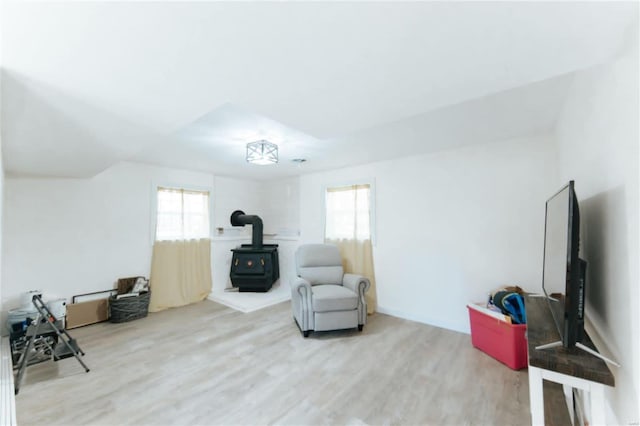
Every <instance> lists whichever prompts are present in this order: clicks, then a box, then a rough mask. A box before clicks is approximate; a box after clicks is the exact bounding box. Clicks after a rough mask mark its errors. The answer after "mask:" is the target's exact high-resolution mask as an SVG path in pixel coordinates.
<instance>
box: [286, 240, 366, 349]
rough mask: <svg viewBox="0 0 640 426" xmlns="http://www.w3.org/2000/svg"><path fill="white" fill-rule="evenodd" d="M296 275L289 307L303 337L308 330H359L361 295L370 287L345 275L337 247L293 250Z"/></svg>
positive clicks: (362, 308) (363, 307) (363, 311)
mask: <svg viewBox="0 0 640 426" xmlns="http://www.w3.org/2000/svg"><path fill="white" fill-rule="evenodd" d="M296 273H297V278H296V279H295V280H294V282H293V284H292V286H291V307H292V309H293V317H294V319H295V320H296V323H297V324H298V327H300V330H301V331H302V334H303V335H304V337H308V336H309V333H310V332H311V331H328V330H340V329H345V328H355V327H358V329H359V330H360V331H362V327H363V326H364V324H365V323H366V322H367V302H366V301H365V298H364V295H365V293H366V292H367V290H368V289H369V286H370V285H371V284H370V283H369V280H368V279H367V278H365V277H363V276H360V275H354V274H345V273H344V270H343V269H342V258H341V257H340V251H339V250H338V247H336V246H334V245H330V244H307V245H302V246H300V247H299V248H298V250H297V251H296Z"/></svg>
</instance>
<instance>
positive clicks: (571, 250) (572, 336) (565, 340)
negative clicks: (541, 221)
mask: <svg viewBox="0 0 640 426" xmlns="http://www.w3.org/2000/svg"><path fill="white" fill-rule="evenodd" d="M579 245H580V211H579V208H578V198H577V197H576V192H575V185H574V181H570V182H569V183H568V184H567V185H565V186H563V187H562V189H560V190H559V191H558V192H557V193H555V194H554V195H553V196H552V197H551V198H549V199H548V200H547V203H546V209H545V227H544V260H543V273H542V289H543V291H544V294H545V296H546V299H547V302H548V304H549V308H550V311H551V315H552V316H553V320H554V322H555V324H556V327H557V328H558V332H559V333H560V338H561V340H562V346H564V347H565V348H570V347H573V346H575V344H576V343H580V342H581V341H582V337H583V333H584V304H585V278H586V268H587V263H586V262H585V261H584V260H582V259H580V258H579V257H578V250H579Z"/></svg>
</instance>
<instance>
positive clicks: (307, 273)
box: [296, 244, 344, 285]
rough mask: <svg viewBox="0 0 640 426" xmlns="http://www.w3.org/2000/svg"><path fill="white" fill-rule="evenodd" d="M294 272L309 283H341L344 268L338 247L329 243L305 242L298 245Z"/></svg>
mask: <svg viewBox="0 0 640 426" xmlns="http://www.w3.org/2000/svg"><path fill="white" fill-rule="evenodd" d="M296 273H297V274H298V276H299V277H301V278H304V279H305V280H307V281H309V282H310V283H311V285H316V284H339V285H342V277H343V276H344V270H343V269H342V258H341V257H340V251H339V250H338V247H336V246H334V245H331V244H305V245H302V246H300V247H298V250H296Z"/></svg>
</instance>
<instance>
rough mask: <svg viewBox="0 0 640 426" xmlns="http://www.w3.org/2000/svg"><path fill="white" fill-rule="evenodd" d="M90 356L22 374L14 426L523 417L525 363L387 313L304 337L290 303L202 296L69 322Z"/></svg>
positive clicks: (508, 421)
mask: <svg viewBox="0 0 640 426" xmlns="http://www.w3.org/2000/svg"><path fill="white" fill-rule="evenodd" d="M70 332H71V334H72V336H73V337H75V338H77V339H78V341H79V343H80V345H81V347H82V348H83V349H84V350H85V352H86V353H87V355H86V356H85V357H84V360H85V361H86V363H87V364H88V365H89V367H90V368H91V372H90V373H84V370H82V368H81V367H80V365H79V364H78V363H77V362H76V361H75V359H73V358H69V359H66V360H63V361H60V362H57V363H54V362H47V363H44V364H40V365H36V366H33V367H30V368H29V369H28V370H27V374H26V375H25V379H24V381H23V384H22V388H21V391H20V394H19V395H18V396H17V397H16V404H17V414H18V424H20V425H41V424H60V425H94V424H95V425H146V424H148V425H183V424H184V425H258V424H283V425H289V424H290V425H316V424H323V425H324V424H340V425H342V424H350V425H361V424H372V425H378V424H399V425H464V424H468V425H471V424H475V425H488V424H496V425H498V424H499V425H527V424H530V416H529V396H528V381H527V373H526V370H523V371H519V372H517V371H512V370H510V369H509V368H507V367H505V366H504V365H502V364H500V363H499V362H497V361H495V360H494V359H492V358H490V357H489V356H487V355H485V354H484V353H482V352H480V351H478V350H477V349H475V348H473V347H472V346H471V342H470V337H469V336H468V335H465V334H460V333H456V332H453V331H448V330H444V329H440V328H436V327H431V326H428V325H424V324H419V323H415V322H411V321H406V320H403V319H399V318H394V317H391V316H387V315H383V314H375V315H373V316H370V317H369V318H368V323H367V325H366V326H365V328H364V331H363V332H362V333H358V332H357V331H355V330H354V331H339V332H326V333H316V334H312V335H311V337H309V338H308V339H303V338H302V336H301V334H300V332H299V331H298V329H297V327H296V325H295V324H294V322H293V319H292V316H291V308H290V305H289V302H285V303H281V304H279V305H275V306H271V307H269V308H266V309H262V310H260V311H256V312H253V313H249V314H243V313H240V312H238V311H234V310H232V309H230V308H227V307H225V306H223V305H219V304H217V303H214V302H211V301H204V302H201V303H198V304H195V305H191V306H188V307H183V308H178V309H172V310H168V311H164V312H159V313H155V314H149V316H148V317H147V318H144V319H141V320H137V321H133V322H130V323H124V324H110V323H101V324H96V325H92V326H88V327H83V328H80V329H75V330H71V331H70Z"/></svg>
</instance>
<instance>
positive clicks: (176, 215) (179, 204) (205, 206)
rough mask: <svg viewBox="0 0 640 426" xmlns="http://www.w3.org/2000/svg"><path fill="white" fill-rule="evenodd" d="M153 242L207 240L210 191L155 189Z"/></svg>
mask: <svg viewBox="0 0 640 426" xmlns="http://www.w3.org/2000/svg"><path fill="white" fill-rule="evenodd" d="M157 211H158V216H157V220H156V240H188V239H198V238H209V236H210V234H209V191H194V190H188V189H179V188H163V187H158V199H157Z"/></svg>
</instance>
